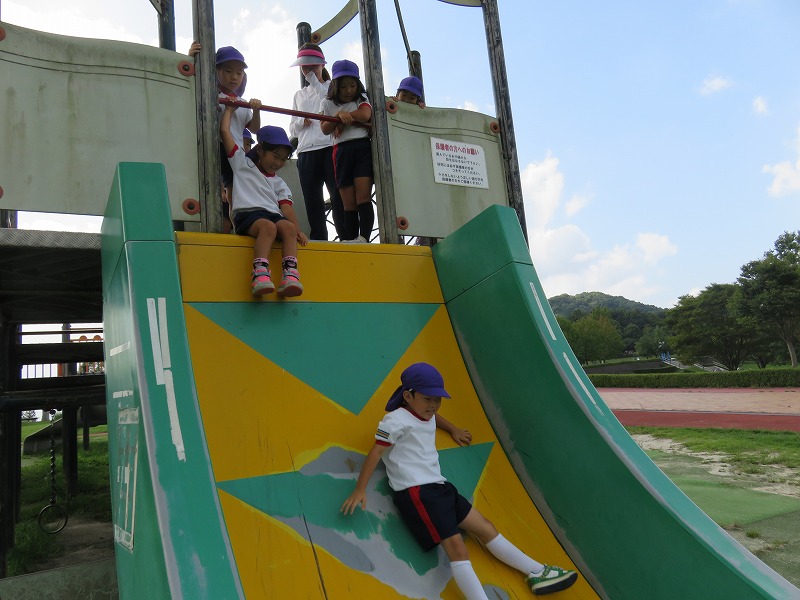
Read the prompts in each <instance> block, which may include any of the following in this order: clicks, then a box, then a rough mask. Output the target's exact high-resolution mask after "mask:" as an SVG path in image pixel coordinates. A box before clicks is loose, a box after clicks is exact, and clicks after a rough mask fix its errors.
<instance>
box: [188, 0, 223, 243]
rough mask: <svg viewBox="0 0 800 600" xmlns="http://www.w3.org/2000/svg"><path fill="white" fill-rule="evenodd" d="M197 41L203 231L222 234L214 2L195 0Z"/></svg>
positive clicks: (196, 58)
mask: <svg viewBox="0 0 800 600" xmlns="http://www.w3.org/2000/svg"><path fill="white" fill-rule="evenodd" d="M192 21H193V25H194V39H195V40H196V41H198V42H200V46H201V50H200V53H199V54H198V55H197V56H196V57H195V78H196V82H195V94H196V98H197V160H198V165H197V173H198V176H199V179H200V181H199V182H198V183H199V186H198V187H199V190H200V198H199V201H200V229H201V230H202V231H204V232H206V233H221V232H222V206H221V200H222V199H221V197H220V189H221V184H222V181H221V179H220V158H219V117H218V113H217V106H218V105H219V103H218V101H217V94H218V92H217V69H216V52H215V48H216V40H215V39H214V2H213V0H192Z"/></svg>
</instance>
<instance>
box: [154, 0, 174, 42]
mask: <svg viewBox="0 0 800 600" xmlns="http://www.w3.org/2000/svg"><path fill="white" fill-rule="evenodd" d="M158 45H159V46H161V47H162V48H166V49H167V50H172V51H174V50H175V0H161V10H160V11H159V13H158Z"/></svg>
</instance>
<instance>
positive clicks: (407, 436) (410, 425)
mask: <svg viewBox="0 0 800 600" xmlns="http://www.w3.org/2000/svg"><path fill="white" fill-rule="evenodd" d="M375 442H376V443H378V444H381V445H383V446H390V448H389V450H388V451H386V452H384V454H383V457H382V458H383V463H384V464H385V465H386V475H388V477H389V486H390V487H391V488H392V489H393V490H394V491H395V492H399V491H400V490H404V489H407V488H410V487H413V486H415V485H424V484H426V483H443V482H445V481H447V480H446V479H445V478H444V477H443V476H442V472H441V469H440V467H439V453H438V452H437V451H436V417H435V416H434V417H433V418H431V419H430V420H428V421H426V420H424V419H422V418H420V417H419V416H417V415H416V414H415V413H413V412H412V411H411V410H409V409H408V408H407V407H405V406H404V407H401V408H398V409H397V410H393V411H392V412H390V413H387V414H386V416H385V417H383V419H381V422H380V423H379V424H378V431H377V432H376V433H375Z"/></svg>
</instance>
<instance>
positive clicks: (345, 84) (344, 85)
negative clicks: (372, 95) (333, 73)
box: [338, 76, 358, 103]
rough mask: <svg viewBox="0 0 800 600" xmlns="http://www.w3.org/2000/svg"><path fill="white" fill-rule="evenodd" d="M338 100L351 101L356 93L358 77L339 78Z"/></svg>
mask: <svg viewBox="0 0 800 600" xmlns="http://www.w3.org/2000/svg"><path fill="white" fill-rule="evenodd" d="M338 85H339V102H342V103H346V102H352V101H353V100H355V99H356V96H357V95H358V79H356V78H355V77H347V76H345V77H341V78H340V79H339V84H338Z"/></svg>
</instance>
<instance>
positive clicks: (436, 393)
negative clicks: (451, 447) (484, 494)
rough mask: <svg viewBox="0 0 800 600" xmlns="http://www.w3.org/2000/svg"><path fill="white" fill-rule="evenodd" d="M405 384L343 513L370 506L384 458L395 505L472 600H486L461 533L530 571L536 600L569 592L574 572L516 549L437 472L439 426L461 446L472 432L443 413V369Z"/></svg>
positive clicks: (410, 377) (415, 369) (421, 372)
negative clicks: (370, 490)
mask: <svg viewBox="0 0 800 600" xmlns="http://www.w3.org/2000/svg"><path fill="white" fill-rule="evenodd" d="M400 381H401V385H400V387H398V388H397V389H396V390H395V392H394V394H393V395H392V397H391V398H390V399H389V402H388V403H387V405H386V410H387V411H389V413H388V414H387V415H386V416H385V417H384V418H383V419H382V420H381V422H380V424H379V425H378V431H377V432H376V433H375V445H374V446H373V447H372V449H371V450H370V452H369V454H367V457H366V459H365V460H364V464H363V466H362V467H361V472H360V473H359V475H358V481H357V482H356V488H355V490H353V493H352V494H350V497H348V498H347V500H345V501H344V504H342V507H341V509H340V510H341V512H343V513H344V514H352V513H353V511H354V510H355V508H356V506H358V505H361V508H362V509H365V508H366V506H367V483H368V482H369V479H370V477H371V476H372V473H373V472H374V471H375V468H376V467H377V466H378V462H379V461H380V460H381V459H383V462H384V464H385V465H386V475H387V477H388V479H389V486H390V487H391V488H392V490H394V504H395V506H396V507H397V510H398V512H399V513H400V516H401V517H402V518H403V521H405V523H406V525H408V527H409V529H410V530H411V532H412V534H413V535H414V537H415V538H416V539H417V542H419V544H420V546H422V548H423V549H424V550H430V549H432V548H434V547H436V546H437V545H439V544H441V546H442V548H443V549H444V551H445V553H446V554H447V557H448V558H449V559H450V567H451V568H452V570H453V578H454V579H455V580H456V584H457V585H458V588H459V589H460V590H461V592H462V593H463V594H464V596H465V597H466V598H467V600H488V597H487V596H486V592H484V590H483V586H482V585H481V583H480V581H479V580H478V576H477V575H476V574H475V570H474V569H473V568H472V563H471V562H470V560H469V554H468V552H467V546H466V544H465V543H464V540H463V539H462V537H461V533H460V531H459V530H460V529H463V530H464V531H466V532H467V533H471V534H472V535H474V536H475V537H476V538H478V540H480V541H481V543H482V544H483V545H484V546H485V547H486V548H487V549H488V550H489V551H490V552H491V553H492V554H493V555H494V556H495V557H497V558H498V559H500V560H501V561H503V562H504V563H506V564H507V565H509V566H510V567H513V568H515V569H517V570H518V571H521V572H522V573H524V574H525V581H526V583H527V584H528V585H529V586H530V588H531V591H533V593H534V594H535V595H537V596H539V595H543V594H549V593H552V592H557V591H560V590H564V589H566V588H568V587H570V586H571V585H572V584H573V583H575V581H576V580H577V578H578V574H577V573H576V572H575V571H568V570H564V569H561V568H559V567H554V566H548V565H543V564H541V563H539V562H536V561H535V560H533V559H532V558H530V557H529V556H527V555H526V554H525V553H523V552H522V551H521V550H519V548H517V547H516V546H514V545H513V544H512V543H511V542H509V541H508V540H507V539H506V538H504V537H503V536H502V535H501V534H500V533H499V532H498V531H497V529H495V527H494V525H492V523H491V522H490V521H489V520H488V519H487V518H486V517H484V516H483V515H482V514H481V513H480V512H478V510H476V509H475V508H474V507H473V506H472V505H471V504H470V503H469V501H468V500H467V499H466V498H464V497H463V496H462V495H461V494H459V493H458V490H456V488H455V486H453V484H451V483H449V482H448V481H447V480H446V479H445V478H444V477H443V476H442V473H441V469H440V468H439V454H438V452H437V451H436V428H437V427H439V428H441V429H444V430H445V431H448V432H449V433H450V435H452V436H453V439H454V440H455V441H456V442H457V443H458V444H459V445H461V444H469V443H470V442H471V441H472V435H471V434H470V433H469V432H468V431H466V430H463V429H459V428H457V427H455V426H454V425H453V424H452V423H450V422H449V421H447V420H445V419H443V418H442V416H441V415H439V414H438V410H439V407H440V406H441V404H442V398H443V397H444V398H449V397H450V394H448V393H447V390H445V389H444V379H443V378H442V376H441V374H440V373H439V371H437V370H436V369H435V368H434V367H433V366H431V365H429V364H427V363H415V364H413V365H411V366H410V367H408V368H407V369H406V370H405V371H403V373H402V375H401V376H400Z"/></svg>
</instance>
